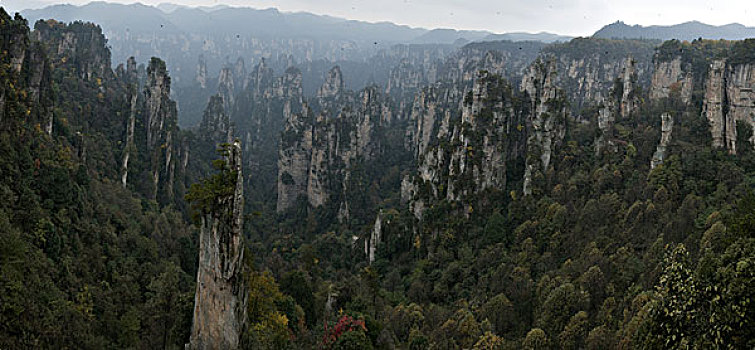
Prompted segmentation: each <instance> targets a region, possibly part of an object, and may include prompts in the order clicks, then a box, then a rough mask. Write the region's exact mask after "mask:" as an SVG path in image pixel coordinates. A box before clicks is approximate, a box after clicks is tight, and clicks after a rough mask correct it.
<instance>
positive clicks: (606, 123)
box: [595, 57, 640, 156]
mask: <svg viewBox="0 0 755 350" xmlns="http://www.w3.org/2000/svg"><path fill="white" fill-rule="evenodd" d="M634 68H635V61H634V59H633V58H632V57H628V58H627V59H626V60H625V61H624V68H623V69H622V73H621V75H620V76H618V77H617V78H616V80H615V81H614V86H613V87H612V88H611V89H610V90H609V92H608V95H607V96H606V98H605V99H604V100H603V103H602V106H601V108H600V109H599V110H598V116H597V122H598V131H599V134H598V136H597V138H596V140H595V155H596V156H599V155H600V154H601V153H602V152H603V151H608V152H614V151H616V140H615V139H614V128H613V127H614V123H615V122H616V119H618V118H621V119H629V118H631V116H632V115H633V114H634V113H635V112H636V110H637V107H638V106H639V104H640V99H639V97H638V96H637V93H636V91H637V89H638V87H637V86H636V85H637V75H636V74H635V71H634Z"/></svg>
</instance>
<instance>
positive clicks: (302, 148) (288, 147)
mask: <svg viewBox="0 0 755 350" xmlns="http://www.w3.org/2000/svg"><path fill="white" fill-rule="evenodd" d="M285 117H286V126H285V129H284V132H283V134H282V140H281V148H280V151H279V160H278V202H277V210H278V212H283V211H286V210H287V209H289V208H290V207H291V206H292V205H293V204H294V202H295V201H296V199H297V198H303V199H305V200H306V202H307V203H308V205H309V206H310V207H312V208H317V207H321V206H324V205H326V204H328V203H330V204H331V207H332V208H337V210H338V214H339V217H341V218H342V219H345V218H348V217H349V202H348V196H347V195H346V193H347V192H348V191H349V190H350V188H349V182H350V179H351V172H350V169H351V167H352V166H353V165H354V164H356V162H368V161H370V160H371V159H372V158H373V157H375V155H376V154H377V152H378V151H379V147H380V145H379V143H380V138H379V137H378V136H377V135H378V134H379V133H380V130H381V129H382V128H383V126H385V125H387V124H389V123H390V122H391V121H392V119H393V114H392V112H391V109H390V103H389V100H388V98H387V97H386V96H385V95H384V94H382V93H381V92H380V91H378V88H377V87H369V88H366V89H364V90H362V91H359V92H357V93H354V92H351V91H344V90H343V84H342V77H341V75H340V70H339V69H337V68H334V69H333V70H331V73H330V74H329V78H328V80H326V82H325V84H324V85H323V87H322V88H321V89H320V90H319V93H318V96H317V97H316V98H315V99H314V101H313V104H312V105H311V106H310V105H307V106H305V107H304V108H303V110H302V111H301V112H295V113H294V112H289V113H286V115H285Z"/></svg>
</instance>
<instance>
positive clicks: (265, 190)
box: [231, 61, 306, 202]
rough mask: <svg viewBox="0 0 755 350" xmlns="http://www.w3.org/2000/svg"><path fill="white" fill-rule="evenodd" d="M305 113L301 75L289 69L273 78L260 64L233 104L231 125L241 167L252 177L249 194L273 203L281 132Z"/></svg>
mask: <svg viewBox="0 0 755 350" xmlns="http://www.w3.org/2000/svg"><path fill="white" fill-rule="evenodd" d="M305 110H306V107H305V105H304V97H303V92H302V74H301V71H299V70H298V69H296V68H289V69H287V70H286V71H285V73H284V74H283V75H282V76H280V77H274V75H273V71H272V69H271V68H269V67H267V65H266V63H265V62H264V61H263V62H261V63H260V64H258V65H257V67H256V68H255V69H254V70H253V71H252V74H251V75H250V76H249V82H248V84H247V87H246V89H245V90H244V91H243V92H242V93H241V94H240V95H239V97H238V98H237V99H236V101H235V107H234V111H233V113H232V114H231V122H232V123H233V125H234V128H235V131H234V132H235V133H236V134H237V135H239V136H240V137H241V138H242V140H243V144H244V154H245V155H244V164H245V166H246V167H247V168H248V169H249V170H250V171H251V172H253V173H254V174H256V175H255V176H253V177H251V178H250V179H249V180H248V185H249V188H250V191H253V192H254V193H255V194H257V195H258V196H259V198H264V199H265V200H270V201H271V202H275V196H276V195H277V188H278V178H279V176H278V175H279V171H278V164H279V154H280V150H281V148H280V146H281V143H284V142H285V140H282V139H281V135H282V131H283V130H284V128H285V127H286V122H287V121H288V120H289V119H290V118H292V117H293V116H294V115H295V114H297V113H302V112H303V111H305Z"/></svg>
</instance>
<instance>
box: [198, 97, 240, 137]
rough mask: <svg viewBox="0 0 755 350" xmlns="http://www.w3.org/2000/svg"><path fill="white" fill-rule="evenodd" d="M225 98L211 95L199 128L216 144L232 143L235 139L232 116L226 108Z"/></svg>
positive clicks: (203, 134) (204, 135)
mask: <svg viewBox="0 0 755 350" xmlns="http://www.w3.org/2000/svg"><path fill="white" fill-rule="evenodd" d="M224 105H225V100H224V99H223V97H222V96H220V95H214V96H212V97H210V101H209V102H208V103H207V108H206V109H205V111H204V116H203V117H202V123H201V124H200V125H199V130H200V132H201V133H202V136H203V137H204V138H205V139H206V140H208V141H211V142H212V143H214V144H219V143H230V142H231V140H232V139H233V128H232V126H231V118H230V116H229V115H228V113H227V112H226V109H225V106H224Z"/></svg>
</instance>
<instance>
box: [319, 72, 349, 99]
mask: <svg viewBox="0 0 755 350" xmlns="http://www.w3.org/2000/svg"><path fill="white" fill-rule="evenodd" d="M342 91H343V74H342V73H341V68H340V67H338V66H335V67H333V68H332V69H331V70H330V71H328V74H327V76H326V77H325V83H324V84H323V85H322V86H321V87H320V89H319V90H317V97H318V98H320V99H328V98H334V97H336V96H338V95H339V94H340V93H341V92H342Z"/></svg>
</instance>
